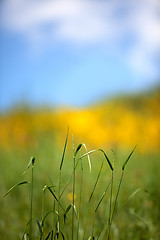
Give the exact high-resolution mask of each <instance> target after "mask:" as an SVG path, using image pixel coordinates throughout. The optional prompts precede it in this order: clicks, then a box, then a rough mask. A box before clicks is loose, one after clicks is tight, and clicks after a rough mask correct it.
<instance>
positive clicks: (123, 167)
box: [122, 145, 137, 171]
mask: <svg viewBox="0 0 160 240" xmlns="http://www.w3.org/2000/svg"><path fill="white" fill-rule="evenodd" d="M136 147H137V145H136V146H135V147H134V148H133V150H132V152H131V153H130V154H129V156H128V158H127V159H126V161H125V162H124V164H123V166H122V171H123V170H124V169H125V166H126V164H127V163H128V161H129V159H130V157H131V156H132V154H133V152H134V150H135V149H136Z"/></svg>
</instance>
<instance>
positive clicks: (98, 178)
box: [88, 162, 104, 202]
mask: <svg viewBox="0 0 160 240" xmlns="http://www.w3.org/2000/svg"><path fill="white" fill-rule="evenodd" d="M103 163H104V162H102V164H101V168H100V170H99V173H98V176H97V179H96V182H95V184H94V186H93V190H92V192H91V195H90V198H89V201H88V202H90V201H91V199H92V197H93V194H94V191H95V188H96V186H97V183H98V180H99V178H100V175H101V172H102V168H103Z"/></svg>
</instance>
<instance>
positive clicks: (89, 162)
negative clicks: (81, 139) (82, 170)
mask: <svg viewBox="0 0 160 240" xmlns="http://www.w3.org/2000/svg"><path fill="white" fill-rule="evenodd" d="M82 146H83V147H84V148H85V150H86V151H88V150H87V147H86V145H85V144H84V143H80V144H79V145H78V147H77V149H76V151H75V153H74V156H75V157H76V155H77V153H78V151H79V150H80V149H81V147H82ZM87 157H88V164H89V169H90V172H91V169H92V167H91V160H90V157H89V155H87Z"/></svg>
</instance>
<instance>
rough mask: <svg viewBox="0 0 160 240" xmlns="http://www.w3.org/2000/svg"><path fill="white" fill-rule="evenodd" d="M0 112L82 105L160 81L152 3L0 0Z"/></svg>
mask: <svg viewBox="0 0 160 240" xmlns="http://www.w3.org/2000/svg"><path fill="white" fill-rule="evenodd" d="M0 8H1V10H0V11H1V14H0V15H1V17H0V18H1V19H0V20H1V21H0V36H1V37H0V110H5V109H7V108H10V107H11V106H13V105H14V104H17V103H19V102H21V101H23V102H27V103H30V104H35V105H39V104H49V105H72V106H85V105H86V104H89V103H92V102H95V101H98V100H99V99H102V98H104V97H110V96H112V95H115V94H117V93H123V92H124V93H125V92H132V91H134V92H135V91H140V90H143V89H144V88H149V87H150V86H154V85H156V84H157V83H159V79H160V3H159V0H135V1H132V0H121V1H119V0H112V1H110V0H108V1H100V0H99V1H96V0H45V1H44V0H34V1H33V0H2V1H0Z"/></svg>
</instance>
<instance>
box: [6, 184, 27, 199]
mask: <svg viewBox="0 0 160 240" xmlns="http://www.w3.org/2000/svg"><path fill="white" fill-rule="evenodd" d="M23 184H30V182H28V181H23V182H20V183H17V184H15V185H14V186H13V187H11V188H10V189H9V190H8V192H7V193H6V194H5V195H4V196H3V197H4V198H5V197H6V196H7V195H8V194H9V193H10V192H11V191H12V190H13V189H14V188H16V187H18V186H20V185H23Z"/></svg>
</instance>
